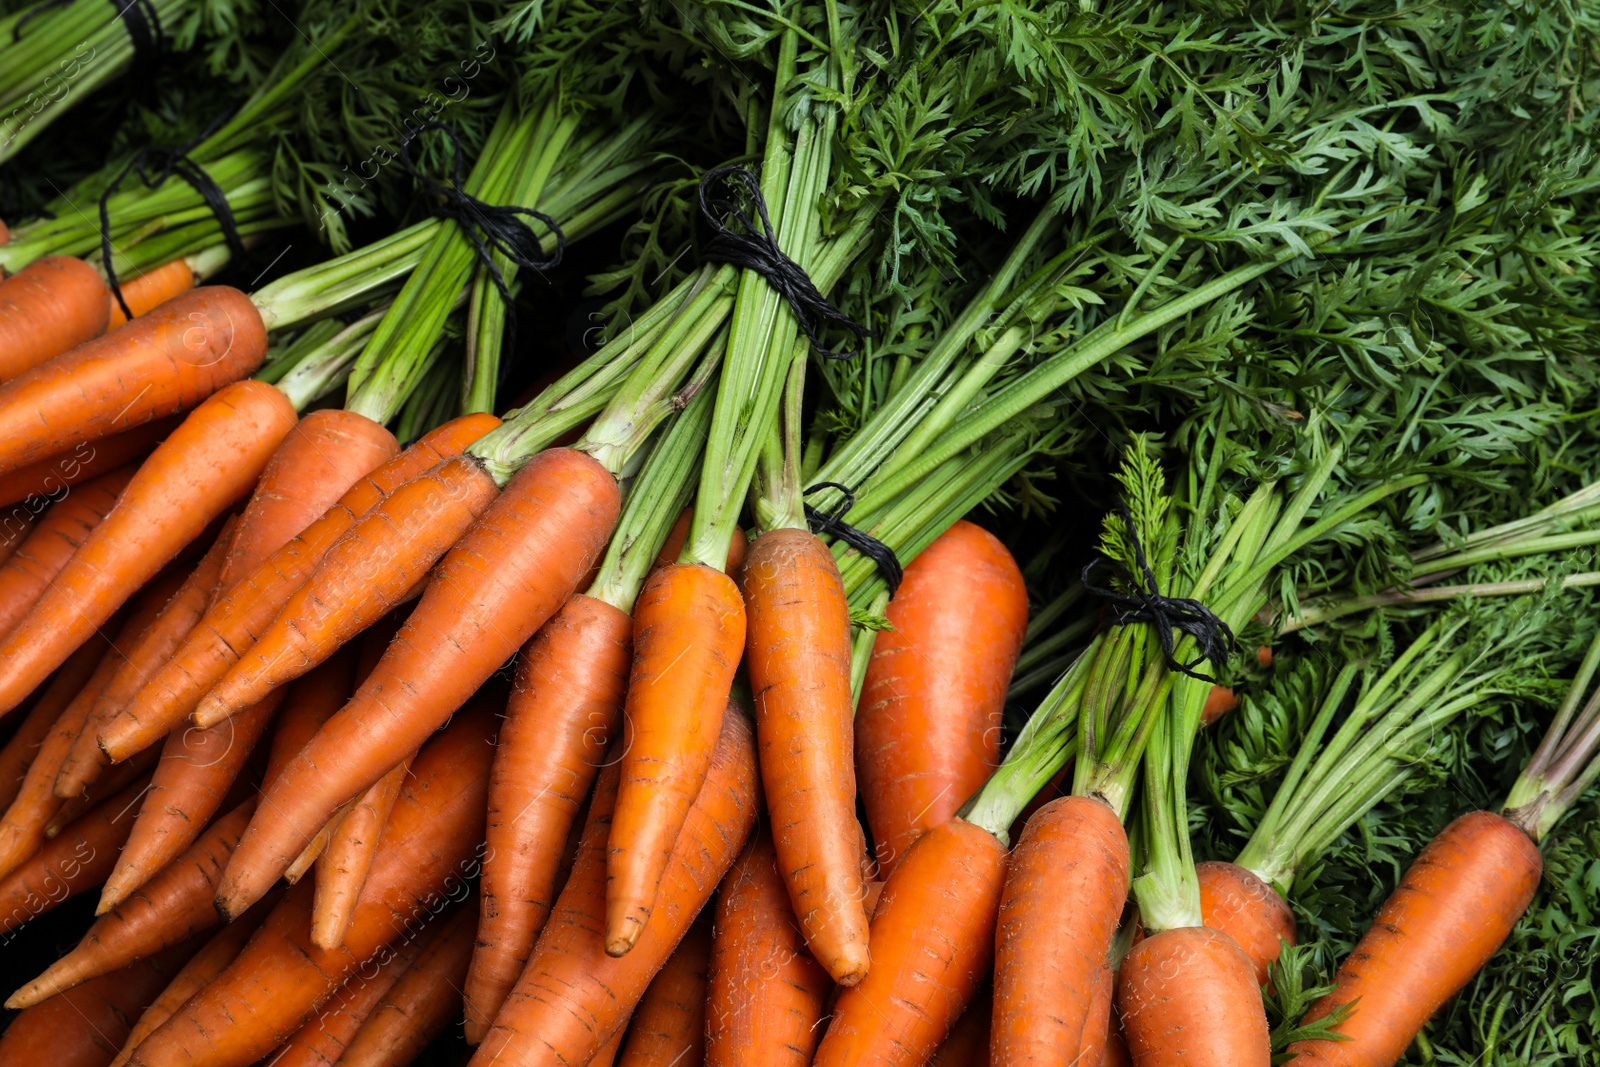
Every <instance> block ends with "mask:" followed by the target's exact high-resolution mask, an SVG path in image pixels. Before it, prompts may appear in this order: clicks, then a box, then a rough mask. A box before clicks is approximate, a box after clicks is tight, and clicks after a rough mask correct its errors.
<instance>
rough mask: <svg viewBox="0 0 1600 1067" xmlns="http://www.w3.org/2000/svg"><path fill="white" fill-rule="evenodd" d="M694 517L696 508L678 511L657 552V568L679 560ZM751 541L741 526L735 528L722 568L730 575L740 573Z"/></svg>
mask: <svg viewBox="0 0 1600 1067" xmlns="http://www.w3.org/2000/svg"><path fill="white" fill-rule="evenodd" d="M693 519H694V508H692V507H689V508H684V509H683V510H682V511H681V512H679V513H678V518H677V520H676V521H675V522H674V523H673V524H672V529H670V530H668V531H667V539H666V540H665V541H663V542H662V543H661V551H660V552H657V553H656V559H655V564H654V566H655V569H657V570H659V569H660V568H662V567H670V566H672V565H673V564H674V563H676V562H678V556H679V555H680V554H681V553H682V552H683V542H684V541H686V540H688V537H689V523H690V522H691V521H692V520H693ZM749 547H750V542H749V540H748V539H747V538H746V537H745V535H744V531H743V530H741V529H740V528H739V527H737V526H735V527H734V528H733V540H732V541H730V542H729V543H728V559H727V562H725V563H723V565H722V569H723V571H724V572H726V573H727V574H729V575H736V574H738V573H739V568H740V567H742V566H744V555H745V552H746V551H747V550H748V549H749Z"/></svg>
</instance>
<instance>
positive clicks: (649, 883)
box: [606, 563, 745, 956]
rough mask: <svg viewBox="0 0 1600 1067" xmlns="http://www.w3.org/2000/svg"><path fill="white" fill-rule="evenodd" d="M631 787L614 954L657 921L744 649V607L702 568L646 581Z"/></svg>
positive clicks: (637, 617)
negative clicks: (661, 890)
mask: <svg viewBox="0 0 1600 1067" xmlns="http://www.w3.org/2000/svg"><path fill="white" fill-rule="evenodd" d="M633 619H634V622H633V667H632V670H631V671H630V673H629V678H628V696H627V702H626V704H625V705H624V711H623V719H622V721H623V755H622V782H621V785H620V786H619V788H618V793H617V810H616V814H615V816H614V817H613V819H612V824H611V843H610V845H609V847H608V849H607V855H606V876H607V880H606V951H607V952H609V953H611V954H612V955H614V956H621V955H623V954H624V953H626V952H628V951H629V950H630V949H631V948H632V946H633V945H634V943H635V942H636V941H637V940H638V939H639V936H640V934H641V933H642V932H643V931H644V929H645V927H646V924H647V923H648V922H649V921H650V915H651V910H652V908H653V907H654V906H655V897H656V892H657V887H658V886H659V885H660V884H661V875H662V871H664V870H665V869H666V865H667V861H668V857H669V856H671V855H672V852H673V847H674V842H675V841H677V840H678V836H679V832H680V830H681V828H682V827H683V825H684V819H685V818H686V817H687V815H688V812H689V808H690V806H691V805H692V804H693V803H694V799H695V795H696V794H697V793H698V792H699V791H700V787H701V783H702V782H703V781H705V776H706V767H707V764H708V762H709V760H710V758H711V754H712V752H713V751H714V750H715V748H716V745H717V738H718V734H719V730H720V728H721V724H722V716H723V712H724V709H725V708H726V706H727V700H728V692H729V690H730V688H731V687H732V685H733V673H734V671H735V670H736V669H737V668H738V666H739V657H740V655H741V653H742V652H743V651H744V643H745V615H744V602H743V601H742V600H741V598H740V596H739V589H738V587H737V586H736V585H735V584H734V583H733V580H732V579H730V578H729V577H728V576H727V575H726V574H724V573H722V572H721V571H718V570H713V569H711V568H710V567H706V566H702V565H700V564H696V563H688V564H673V565H672V566H670V567H663V568H662V569H661V570H658V571H656V572H654V573H653V574H651V575H650V577H649V578H648V579H646V580H645V583H644V588H643V589H642V590H641V591H640V593H639V599H638V600H637V602H636V603H635V604H634V610H633Z"/></svg>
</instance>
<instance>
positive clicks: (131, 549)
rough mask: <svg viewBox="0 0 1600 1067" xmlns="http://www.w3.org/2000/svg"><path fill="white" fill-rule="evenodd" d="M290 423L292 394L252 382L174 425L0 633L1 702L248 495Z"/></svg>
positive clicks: (18, 695)
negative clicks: (27, 607)
mask: <svg viewBox="0 0 1600 1067" xmlns="http://www.w3.org/2000/svg"><path fill="white" fill-rule="evenodd" d="M133 326H134V324H131V323H130V324H129V329H132V328H133ZM293 426H294V408H293V407H292V406H290V404H289V400H288V398H287V397H285V396H284V395H283V393H281V392H279V391H278V390H277V389H275V388H273V387H272V386H270V385H267V384H265V383H263V382H254V381H249V382H239V383H237V384H234V385H231V386H229V387H227V388H226V389H224V390H222V391H221V392H219V393H217V394H216V395H215V396H213V397H211V398H210V399H209V400H207V401H206V402H205V403H204V404H202V405H201V406H200V407H198V408H196V409H195V411H194V412H192V413H191V414H190V415H189V417H188V418H187V419H185V420H184V421H183V425H181V426H179V427H178V428H177V429H176V430H174V431H172V435H171V436H170V437H168V438H167V439H166V441H164V442H162V444H161V447H160V448H157V449H156V450H155V452H153V453H152V454H151V456H150V458H149V459H147V460H146V461H145V462H144V465H143V466H142V467H140V468H139V473H138V474H136V475H134V477H133V479H132V481H130V482H129V483H128V487H127V488H126V489H124V490H123V491H122V495H121V496H120V497H119V498H118V500H117V506H116V507H115V508H113V509H112V511H111V513H110V514H109V515H107V516H106V519H105V521H104V522H102V523H101V524H100V525H99V526H96V527H95V529H94V531H93V532H92V533H91V534H89V536H88V538H87V539H86V540H85V541H84V543H83V545H82V547H81V548H79V550H78V551H77V553H76V554H75V555H74V556H73V557H72V560H71V561H70V562H69V563H68V564H67V566H66V567H64V568H63V569H62V571H61V573H60V574H59V575H58V576H57V577H56V580H55V582H54V583H52V585H51V586H50V588H49V589H48V590H47V591H46V592H45V594H44V595H43V596H42V597H40V598H39V601H38V603H36V604H35V605H34V606H33V608H32V610H31V611H29V612H28V615H27V616H26V617H25V618H24V619H23V620H22V621H21V622H19V623H18V624H17V626H16V629H14V630H12V631H11V633H9V634H7V635H6V637H5V639H4V640H3V641H0V709H6V710H9V709H10V708H12V707H15V706H16V704H17V702H18V701H19V700H21V699H22V697H23V696H25V695H26V694H27V692H28V691H29V690H31V689H32V688H33V687H34V686H35V685H37V684H38V683H39V682H40V680H42V679H43V678H44V676H45V675H47V674H48V673H50V671H52V670H54V669H55V668H56V667H57V666H58V665H59V664H60V663H61V661H62V660H63V659H65V658H66V657H67V655H68V654H69V653H70V652H71V651H72V649H74V648H76V647H77V646H78V645H79V644H81V643H82V642H83V641H84V639H85V638H86V637H87V636H88V635H89V634H90V633H92V632H93V631H94V629H95V627H97V626H99V625H101V624H103V623H104V622H105V621H106V619H108V618H110V616H111V615H112V613H113V612H115V611H116V609H117V608H119V607H121V606H122V604H123V602H124V601H125V600H127V598H128V597H129V596H131V595H132V594H133V593H134V592H135V591H136V590H137V589H138V588H139V587H140V586H141V585H143V584H144V583H145V582H147V581H149V580H150V578H152V577H153V576H154V575H155V573H156V572H157V571H159V570H160V569H161V568H162V567H164V566H165V565H166V564H167V562H168V561H169V560H171V559H172V558H173V557H174V556H176V555H177V554H178V552H179V551H180V550H181V549H182V548H183V547H184V546H185V545H187V544H188V543H189V542H191V541H193V540H194V539H195V538H196V537H197V536H199V534H200V533H201V531H203V530H204V529H205V528H206V526H207V525H208V524H209V523H210V522H211V521H212V520H213V519H215V518H216V517H217V516H218V515H220V514H222V513H223V512H224V511H225V510H227V509H228V508H229V507H230V506H231V505H232V504H233V503H234V501H236V500H238V499H239V498H240V497H241V496H243V495H244V493H245V492H246V491H248V489H249V488H250V486H251V485H252V484H254V482H255V480H256V477H257V475H259V474H260V473H261V469H262V467H264V466H265V465H266V462H267V460H268V458H269V457H270V456H271V455H272V452H273V449H275V448H276V447H277V445H278V442H279V441H281V440H283V437H284V435H285V434H286V433H288V432H289V430H290V429H291V428H293Z"/></svg>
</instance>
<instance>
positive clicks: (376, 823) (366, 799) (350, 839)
mask: <svg viewBox="0 0 1600 1067" xmlns="http://www.w3.org/2000/svg"><path fill="white" fill-rule="evenodd" d="M411 759H412V757H409V756H408V757H406V758H405V759H403V760H401V761H400V762H399V763H398V764H397V765H396V766H395V768H394V769H393V770H391V771H390V772H389V773H388V774H385V775H384V776H383V777H382V778H379V779H378V780H377V781H376V782H373V783H372V785H371V787H370V788H368V789H367V791H366V792H365V793H364V794H362V796H361V798H360V799H359V800H357V801H356V803H355V806H354V807H353V808H351V809H350V810H349V811H348V812H346V813H345V815H344V817H343V818H341V819H340V820H339V822H338V825H337V826H335V827H334V828H333V831H332V832H331V833H330V834H329V835H328V843H327V845H326V847H324V848H323V850H322V854H321V855H319V856H318V857H317V881H316V886H317V889H316V896H315V899H314V901H313V903H312V905H311V943H312V944H314V945H316V946H317V947H318V948H337V947H338V946H339V942H340V941H342V940H344V932H345V930H346V929H348V928H349V926H350V920H351V919H353V918H355V904H356V901H357V900H358V899H359V898H360V896H361V886H362V884H363V883H365V882H366V880H367V871H368V870H369V869H371V867H372V859H373V857H374V856H375V855H376V854H377V851H378V848H379V847H380V846H381V845H382V843H383V828H384V827H385V826H386V825H387V824H388V822H389V812H390V811H391V810H392V809H393V808H394V802H395V800H396V799H398V798H399V796H400V787H401V786H402V785H404V784H405V780H406V775H408V774H410V773H411Z"/></svg>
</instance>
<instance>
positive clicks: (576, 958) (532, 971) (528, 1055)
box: [471, 708, 760, 1067]
mask: <svg viewBox="0 0 1600 1067" xmlns="http://www.w3.org/2000/svg"><path fill="white" fill-rule="evenodd" d="M620 778H621V768H620V766H619V765H616V764H613V765H612V766H608V767H607V768H606V769H605V770H604V771H603V772H602V773H601V775H600V780H599V782H598V783H597V784H596V786H595V798H594V801H593V803H592V806H591V807H590V811H589V821H588V825H587V826H585V828H584V833H583V842H582V844H581V845H580V847H579V850H578V858H577V862H576V863H575V865H574V866H573V870H572V877H571V878H569V879H568V880H567V885H566V887H565V888H564V889H563V890H562V891H561V896H560V898H559V899H558V900H557V901H556V906H555V909H554V911H553V912H552V914H551V916H550V923H549V925H548V926H546V927H545V930H544V933H543V934H541V935H540V937H539V942H538V944H537V945H536V946H534V950H533V956H532V957H531V958H530V959H529V960H528V967H527V969H526V970H525V971H524V972H523V974H522V977H521V979H520V980H518V982H517V985H516V988H515V989H513V990H512V991H511V995H510V996H509V997H508V998H506V1002H505V1005H504V1006H503V1007H502V1008H501V1009H500V1012H499V1014H498V1015H496V1016H495V1021H494V1026H493V1027H492V1028H491V1029H490V1030H489V1032H488V1034H487V1035H485V1037H484V1039H483V1043H482V1044H480V1045H479V1046H478V1051H477V1054H476V1055H475V1056H473V1058H472V1061H471V1064H472V1067H487V1065H489V1064H494V1065H495V1067H534V1065H536V1064H548V1065H563V1064H570V1063H587V1062H589V1060H590V1059H592V1058H593V1057H594V1056H595V1054H596V1053H598V1052H599V1051H600V1050H601V1049H603V1048H604V1047H605V1046H606V1045H607V1044H608V1043H609V1042H610V1041H611V1040H612V1038H614V1037H615V1036H616V1035H617V1034H618V1033H619V1032H620V1031H621V1029H622V1027H623V1026H624V1025H625V1023H626V1021H627V1018H628V1016H629V1014H630V1013H631V1012H632V1010H633V1008H634V1007H635V1006H636V1005H637V1004H638V1003H639V1000H640V998H641V997H643V996H644V992H645V989H646V987H647V986H648V985H649V984H650V980H651V979H652V978H654V977H655V975H656V973H657V972H658V971H659V970H660V969H661V968H662V966H664V965H665V964H666V961H667V957H668V956H670V955H671V954H672V951H673V949H675V948H676V947H677V944H678V942H679V940H681V939H682V937H683V936H684V934H685V933H686V932H687V931H688V929H689V926H690V925H691V923H692V922H693V921H694V917H695V916H696V915H697V914H699V912H700V909H701V908H703V907H704V906H705V904H706V902H707V901H708V900H710V898H711V894H712V892H713V891H714V890H715V887H716V885H717V883H718V882H720V881H721V880H722V876H723V875H724V874H726V873H727V871H728V868H729V867H731V866H732V865H733V862H734V860H735V859H736V858H737V856H738V854H739V852H740V851H741V850H742V849H743V848H744V843H745V841H746V839H747V838H748V837H749V835H750V833H751V831H752V830H753V829H754V828H755V822H756V815H757V810H758V806H759V795H760V782H759V775H758V773H757V767H756V752H755V736H754V730H753V729H752V728H751V726H750V724H749V722H748V721H747V720H746V719H745V716H744V713H743V712H742V711H740V710H738V709H737V708H730V709H729V710H728V712H727V714H725V715H724V716H723V725H722V735H721V737H719V738H718V741H717V747H716V751H715V753H714V754H713V756H712V760H711V769H710V771H709V772H708V773H707V774H706V780H705V786H704V788H702V789H701V791H700V795H699V796H698V797H696V798H695V802H694V805H693V807H692V808H690V811H689V815H688V818H687V819H686V820H685V821H684V825H683V832H682V833H681V834H680V835H679V838H678V841H677V843H676V844H675V845H674V846H673V850H672V857H671V862H669V863H668V865H667V870H666V873H665V875H664V876H663V878H662V884H661V893H660V896H659V903H658V906H657V909H656V915H655V921H654V922H652V923H651V924H650V926H649V927H648V928H647V929H646V930H645V931H644V933H643V934H641V935H640V937H639V940H638V941H637V942H636V943H635V945H634V947H633V951H631V952H629V953H628V954H627V955H626V956H623V957H621V958H617V957H614V956H611V955H609V954H608V953H607V952H606V946H605V939H604V936H603V930H602V920H603V918H604V916H605V913H606V907H607V905H606V899H605V889H606V871H605V860H606V856H605V853H606V849H607V841H608V838H609V835H610V832H611V815H612V811H613V809H614V808H615V806H616V797H617V792H618V785H619V779H620Z"/></svg>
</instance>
